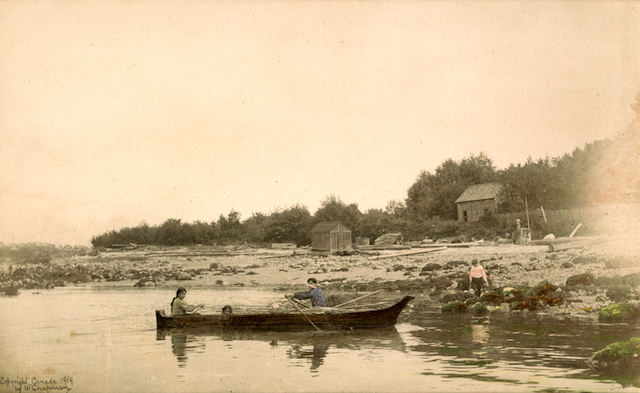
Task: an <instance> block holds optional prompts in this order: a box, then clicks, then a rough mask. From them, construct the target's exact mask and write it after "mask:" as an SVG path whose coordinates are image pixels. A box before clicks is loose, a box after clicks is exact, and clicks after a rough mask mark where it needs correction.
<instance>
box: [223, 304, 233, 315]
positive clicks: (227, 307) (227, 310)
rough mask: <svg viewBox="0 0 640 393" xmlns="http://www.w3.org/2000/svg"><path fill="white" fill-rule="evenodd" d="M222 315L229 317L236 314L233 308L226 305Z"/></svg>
mask: <svg viewBox="0 0 640 393" xmlns="http://www.w3.org/2000/svg"><path fill="white" fill-rule="evenodd" d="M222 315H224V316H227V317H228V316H229V315H235V313H234V312H233V309H232V308H231V306H229V305H226V306H224V307H222Z"/></svg>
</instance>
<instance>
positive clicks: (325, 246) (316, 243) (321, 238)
mask: <svg viewBox="0 0 640 393" xmlns="http://www.w3.org/2000/svg"><path fill="white" fill-rule="evenodd" d="M311 249H312V250H313V251H331V234H330V233H329V232H322V233H312V234H311Z"/></svg>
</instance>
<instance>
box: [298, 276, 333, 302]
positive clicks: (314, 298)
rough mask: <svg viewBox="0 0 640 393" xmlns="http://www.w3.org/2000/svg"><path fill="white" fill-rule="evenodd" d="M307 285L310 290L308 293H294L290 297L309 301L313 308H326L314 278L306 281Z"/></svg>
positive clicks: (322, 295) (320, 290)
mask: <svg viewBox="0 0 640 393" xmlns="http://www.w3.org/2000/svg"><path fill="white" fill-rule="evenodd" d="M307 285H308V286H309V288H310V291H309V292H296V293H295V294H294V295H293V296H292V297H293V298H295V299H300V300H302V299H311V304H312V305H313V306H314V307H327V302H326V301H325V300H324V294H323V293H322V289H320V287H319V286H318V281H317V280H316V279H315V278H310V279H308V280H307Z"/></svg>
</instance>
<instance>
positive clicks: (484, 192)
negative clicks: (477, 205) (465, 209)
mask: <svg viewBox="0 0 640 393" xmlns="http://www.w3.org/2000/svg"><path fill="white" fill-rule="evenodd" d="M501 189H502V185H501V184H500V183H483V184H474V185H471V186H469V187H467V189H466V190H464V192H463V193H462V195H460V196H459V197H458V199H456V203H461V202H471V201H482V200H485V199H494V198H495V197H496V196H498V194H499V193H500V190H501Z"/></svg>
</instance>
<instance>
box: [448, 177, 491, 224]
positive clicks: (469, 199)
mask: <svg viewBox="0 0 640 393" xmlns="http://www.w3.org/2000/svg"><path fill="white" fill-rule="evenodd" d="M501 190H502V185H501V184H499V183H485V184H474V185H471V186H469V187H467V189H466V190H464V192H463V193H462V194H461V195H460V197H458V199H456V202H455V203H456V205H457V206H458V221H460V222H474V221H478V220H479V219H480V217H487V218H488V217H497V215H498V203H499V202H500V201H499V196H500V191H501Z"/></svg>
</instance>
